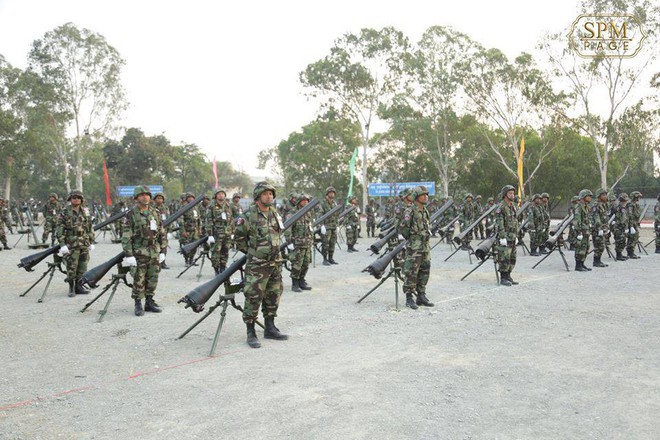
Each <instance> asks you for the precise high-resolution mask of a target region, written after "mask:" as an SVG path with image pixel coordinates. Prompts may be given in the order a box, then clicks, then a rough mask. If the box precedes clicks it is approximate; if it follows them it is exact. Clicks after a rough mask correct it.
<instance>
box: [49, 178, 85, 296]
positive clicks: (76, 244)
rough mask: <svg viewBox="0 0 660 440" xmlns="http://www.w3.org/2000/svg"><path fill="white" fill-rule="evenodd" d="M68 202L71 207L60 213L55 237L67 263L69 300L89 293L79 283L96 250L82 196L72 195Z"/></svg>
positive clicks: (60, 253) (77, 193) (77, 192)
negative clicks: (90, 257)
mask: <svg viewBox="0 0 660 440" xmlns="http://www.w3.org/2000/svg"><path fill="white" fill-rule="evenodd" d="M67 201H68V202H71V204H70V205H69V206H67V207H66V208H64V209H62V211H60V214H59V216H58V220H57V228H56V231H57V232H56V234H57V242H58V244H59V245H60V251H59V253H58V255H59V256H60V257H64V262H65V263H66V275H67V281H68V282H69V296H70V297H73V296H76V295H85V294H88V293H89V291H88V290H85V289H84V288H83V286H82V284H81V282H80V279H81V278H82V276H83V274H84V273H85V272H86V271H87V262H88V261H89V253H90V251H92V250H93V249H94V245H93V244H92V241H94V230H93V229H92V217H91V216H90V214H89V209H88V208H87V207H83V202H84V197H83V193H82V192H80V191H78V190H74V191H71V194H69V197H68V198H67Z"/></svg>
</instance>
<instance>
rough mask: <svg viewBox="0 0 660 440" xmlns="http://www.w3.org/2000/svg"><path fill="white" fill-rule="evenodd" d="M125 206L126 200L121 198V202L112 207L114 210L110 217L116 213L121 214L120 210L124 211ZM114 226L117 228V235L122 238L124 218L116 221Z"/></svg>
mask: <svg viewBox="0 0 660 440" xmlns="http://www.w3.org/2000/svg"><path fill="white" fill-rule="evenodd" d="M124 207H125V204H124V202H123V201H121V200H120V201H119V203H117V204H116V205H114V206H113V207H112V210H111V211H110V217H112V216H113V215H115V214H119V213H120V212H122V211H123V210H124ZM113 226H114V228H115V235H116V236H117V238H121V234H122V220H121V219H119V220H117V221H116V222H114V224H113Z"/></svg>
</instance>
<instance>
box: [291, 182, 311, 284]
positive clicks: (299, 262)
mask: <svg viewBox="0 0 660 440" xmlns="http://www.w3.org/2000/svg"><path fill="white" fill-rule="evenodd" d="M303 200H308V201H309V197H308V196H306V195H304V194H300V195H299V196H297V197H296V206H295V207H294V208H293V209H292V210H291V213H290V214H291V215H293V214H295V213H296V211H298V209H299V208H302V201H303ZM312 224H313V219H312V211H309V212H308V213H307V214H305V215H304V216H303V217H302V218H301V219H300V220H298V221H297V222H296V223H294V224H293V225H292V226H291V228H289V229H287V230H286V231H284V236H285V237H286V239H287V242H289V243H290V244H293V246H294V248H293V250H290V252H289V261H290V262H291V281H292V290H293V291H294V292H301V291H303V290H311V289H312V287H311V286H310V285H309V284H307V281H306V280H305V276H306V275H307V271H308V270H309V264H310V263H311V262H312V246H313V245H314V229H312Z"/></svg>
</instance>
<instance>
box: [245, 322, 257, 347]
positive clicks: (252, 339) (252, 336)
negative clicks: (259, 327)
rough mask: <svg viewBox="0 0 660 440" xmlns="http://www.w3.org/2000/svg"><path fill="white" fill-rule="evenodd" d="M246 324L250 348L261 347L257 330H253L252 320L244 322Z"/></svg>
mask: <svg viewBox="0 0 660 440" xmlns="http://www.w3.org/2000/svg"><path fill="white" fill-rule="evenodd" d="M245 325H246V326H247V344H248V345H249V346H250V347H252V348H259V347H261V342H259V339H257V332H256V331H255V330H254V322H246V323H245Z"/></svg>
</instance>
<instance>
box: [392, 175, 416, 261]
mask: <svg viewBox="0 0 660 440" xmlns="http://www.w3.org/2000/svg"><path fill="white" fill-rule="evenodd" d="M411 196H412V190H411V189H410V188H406V189H404V190H402V191H401V192H400V193H399V200H398V201H397V202H396V203H395V204H394V209H393V211H392V220H393V221H394V223H393V225H394V227H395V228H397V234H395V235H394V236H393V237H392V238H390V239H389V240H387V252H391V251H393V250H394V248H395V247H397V246H398V245H399V243H400V238H399V236H402V235H401V231H399V224H400V223H401V221H402V220H403V216H404V214H405V212H406V209H408V207H410V205H411V204H412V201H411V199H410V197H411ZM403 260H404V253H403V252H400V253H398V254H397V255H396V256H395V257H394V260H393V264H394V268H395V269H397V270H398V269H401V267H402V266H403Z"/></svg>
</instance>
